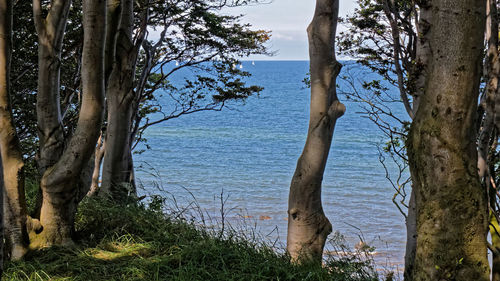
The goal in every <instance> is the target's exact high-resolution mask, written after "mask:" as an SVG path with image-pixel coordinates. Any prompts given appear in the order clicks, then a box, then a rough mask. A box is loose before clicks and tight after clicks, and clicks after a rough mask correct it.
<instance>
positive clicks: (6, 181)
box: [0, 0, 28, 259]
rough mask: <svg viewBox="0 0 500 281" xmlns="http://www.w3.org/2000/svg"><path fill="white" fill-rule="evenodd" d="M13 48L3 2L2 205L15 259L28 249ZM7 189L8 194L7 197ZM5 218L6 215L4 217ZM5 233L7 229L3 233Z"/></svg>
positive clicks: (0, 97) (0, 60)
mask: <svg viewBox="0 0 500 281" xmlns="http://www.w3.org/2000/svg"><path fill="white" fill-rule="evenodd" d="M11 47H12V1H10V0H2V1H0V155H1V156H2V157H1V160H2V163H1V164H2V165H0V166H2V182H1V186H2V187H3V188H2V197H3V198H2V201H3V200H5V202H2V205H3V207H4V209H3V210H2V211H3V212H4V213H5V225H6V228H5V230H6V231H5V232H6V237H7V243H8V245H9V253H10V255H11V258H12V259H19V258H21V257H22V256H23V255H24V254H25V253H26V252H27V250H28V248H27V246H28V232H27V228H26V207H25V204H24V162H23V158H22V154H21V151H20V147H19V139H18V137H17V133H16V129H15V127H14V120H13V118H12V111H11V109H12V106H11V103H10V63H11V53H12V50H11ZM4 191H5V196H4ZM2 217H3V216H2ZM2 233H3V232H2Z"/></svg>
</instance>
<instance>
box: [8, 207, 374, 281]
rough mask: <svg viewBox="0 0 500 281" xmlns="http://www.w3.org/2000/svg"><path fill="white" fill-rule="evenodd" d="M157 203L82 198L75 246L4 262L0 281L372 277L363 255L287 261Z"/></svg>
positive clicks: (356, 278) (268, 248) (365, 278)
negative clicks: (177, 216)
mask: <svg viewBox="0 0 500 281" xmlns="http://www.w3.org/2000/svg"><path fill="white" fill-rule="evenodd" d="M162 210H163V206H162V203H161V201H159V200H156V201H153V202H152V203H151V204H148V206H145V205H143V204H129V205H126V206H116V205H113V204H111V203H109V202H106V201H103V200H98V199H85V200H84V201H83V202H82V203H81V204H80V207H79V210H78V213H77V217H76V222H75V227H76V246H74V247H73V248H59V247H53V248H49V249H43V250H39V251H34V252H31V253H29V254H28V255H27V256H26V258H25V260H24V261H19V262H9V263H7V264H6V266H5V271H4V277H3V280H37V281H41V280H85V281H88V280H245V281H246V280H339V281H340V280H342V281H351V280H352V281H354V280H360V281H361V280H367V281H368V280H377V276H376V273H375V270H374V269H373V266H372V264H371V263H370V262H368V261H362V260H357V259H352V258H349V259H344V258H329V259H328V260H327V261H325V263H324V264H323V266H317V265H307V264H306V265H294V264H291V263H290V262H289V257H288V256H287V255H286V254H279V253H276V252H275V251H274V250H273V249H272V248H270V247H267V246H265V245H261V244H257V243H256V242H255V241H248V240H245V239H243V238H239V237H240V236H238V235H219V234H220V233H216V231H214V230H208V229H207V228H203V227H199V226H195V225H194V224H193V223H190V222H189V221H186V220H183V219H175V220H174V219H170V216H167V215H165V214H164V212H163V211H162Z"/></svg>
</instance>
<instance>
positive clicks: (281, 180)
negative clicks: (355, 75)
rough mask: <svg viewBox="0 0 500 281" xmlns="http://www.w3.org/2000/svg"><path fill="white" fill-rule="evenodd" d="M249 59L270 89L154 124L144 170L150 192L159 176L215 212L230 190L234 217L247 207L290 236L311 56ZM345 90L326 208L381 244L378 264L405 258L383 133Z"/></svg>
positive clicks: (169, 189)
mask: <svg viewBox="0 0 500 281" xmlns="http://www.w3.org/2000/svg"><path fill="white" fill-rule="evenodd" d="M243 68H244V70H246V71H249V72H251V73H252V74H253V76H252V77H251V78H249V79H248V81H249V83H255V84H258V85H261V86H263V87H264V88H265V90H264V91H263V92H262V93H261V95H260V97H252V98H249V99H248V101H247V102H246V103H245V104H244V105H243V106H231V107H230V108H226V109H224V110H223V111H222V112H202V113H196V114H193V115H188V116H183V117H181V118H178V119H174V120H171V121H168V122H166V123H163V124H161V125H158V126H156V127H151V128H150V129H149V131H148V132H147V134H146V138H147V139H148V144H149V145H150V146H151V149H150V150H147V151H146V152H144V153H143V154H140V155H137V156H136V158H135V159H136V165H137V166H139V168H138V169H137V178H138V179H139V181H140V182H141V183H142V184H143V185H144V186H145V188H146V189H148V190H149V191H152V192H155V188H152V186H155V185H160V186H161V187H162V189H163V190H164V192H165V193H164V195H168V196H171V195H174V196H175V197H176V200H177V201H178V202H179V204H180V205H184V206H185V205H187V204H189V202H192V201H193V198H192V197H191V195H190V194H189V193H188V192H187V191H186V190H188V191H189V192H191V193H192V194H193V195H194V196H195V197H196V201H197V203H198V204H199V205H200V207H201V208H202V209H204V210H206V211H207V212H208V213H209V214H211V215H212V216H214V217H215V218H216V219H217V216H219V219H220V215H218V211H219V210H220V207H221V204H220V194H221V192H223V193H224V198H225V199H226V198H227V197H228V199H227V202H226V204H225V208H226V210H229V209H231V210H229V214H228V216H229V217H236V216H238V215H243V216H247V218H248V221H249V222H250V223H251V224H256V230H257V231H258V232H260V233H261V234H264V235H267V234H269V236H268V237H269V238H270V239H271V240H272V239H278V241H280V242H282V243H283V244H284V242H285V241H286V229H287V221H286V217H287V213H286V211H287V200H288V199H287V196H288V188H289V184H290V181H291V178H292V175H293V173H294V169H295V165H296V161H297V159H298V157H299V155H300V153H301V151H302V148H303V145H304V142H305V138H306V133H307V125H308V114H309V89H306V88H305V87H304V84H303V82H302V80H303V78H304V77H306V73H307V72H308V68H309V63H308V62H306V61H293V62H292V61H266V62H262V61H257V62H255V65H252V64H251V62H243ZM183 75H192V74H189V73H179V75H177V76H176V77H174V79H173V81H174V83H175V82H176V80H177V81H180V80H181V79H182V77H183ZM341 86H342V85H341ZM340 98H341V100H343V102H344V103H345V104H346V106H347V112H346V114H345V115H344V116H343V117H342V118H341V119H339V120H338V122H337V126H336V129H335V135H334V141H333V144H332V150H331V153H330V156H329V160H328V166H327V168H326V171H325V176H324V181H323V205H324V210H325V213H326V215H327V216H328V217H329V219H330V221H331V222H332V225H333V228H334V231H339V232H340V233H341V234H343V235H345V236H346V238H347V241H348V243H350V245H351V246H353V245H354V244H356V243H357V242H359V240H360V235H362V236H363V237H364V239H365V240H366V242H368V244H370V245H373V246H375V247H376V248H377V252H378V256H377V262H378V263H385V262H387V263H389V264H399V265H401V264H402V262H403V257H404V246H405V235H406V234H405V228H404V218H403V216H402V215H401V214H400V213H399V212H398V210H397V208H396V207H395V205H394V204H393V203H392V196H393V194H394V190H393V188H392V187H391V185H390V184H389V182H388V181H387V180H386V178H385V171H384V169H383V167H382V165H381V164H380V163H379V158H378V157H379V154H378V150H377V144H380V143H382V142H384V141H385V139H384V136H383V135H382V133H381V132H380V130H379V129H378V128H377V127H376V126H375V125H374V124H373V123H372V122H371V121H370V120H368V119H367V118H365V117H363V116H362V114H360V112H361V110H360V108H359V105H357V104H356V103H353V102H349V101H346V100H345V98H343V97H340ZM394 110H395V112H396V113H400V114H402V112H401V111H400V109H399V108H394ZM402 116H404V115H402ZM151 168H154V170H152V169H151ZM390 168H391V167H390ZM379 266H380V265H379ZM382 266H383V264H382Z"/></svg>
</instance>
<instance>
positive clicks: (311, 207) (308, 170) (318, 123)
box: [287, 0, 345, 262]
mask: <svg viewBox="0 0 500 281" xmlns="http://www.w3.org/2000/svg"><path fill="white" fill-rule="evenodd" d="M338 10H339V1H338V0H317V1H316V10H315V12H314V17H313V20H312V22H311V24H310V25H309V27H308V29H307V33H308V38H309V57H310V61H311V62H310V63H311V66H310V73H311V107H310V110H311V113H310V120H309V130H308V133H307V140H306V144H305V147H304V150H303V152H302V155H301V156H300V158H299V160H298V162H297V168H296V170H295V173H294V175H293V178H292V183H291V185H290V195H289V198H288V235H287V250H288V252H289V253H290V255H291V257H292V259H293V260H295V261H307V260H313V261H316V262H321V258H322V255H323V248H324V246H325V241H326V238H327V236H328V234H330V232H331V231H332V225H331V224H330V222H329V221H328V218H327V217H326V216H325V214H324V212H323V207H322V204H321V183H322V180H323V173H324V170H325V166H326V162H327V159H328V153H329V151H330V145H331V142H332V137H333V131H334V129H335V123H336V121H337V119H338V118H340V117H341V116H342V115H343V114H344V112H345V106H344V105H343V104H342V103H340V102H339V100H338V98H337V95H336V77H337V75H338V74H339V72H340V68H341V65H340V64H339V63H338V62H337V60H336V58H335V33H336V28H337V17H338Z"/></svg>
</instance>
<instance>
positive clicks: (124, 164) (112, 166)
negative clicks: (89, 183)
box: [99, 71, 133, 202]
mask: <svg viewBox="0 0 500 281" xmlns="http://www.w3.org/2000/svg"><path fill="white" fill-rule="evenodd" d="M116 72H118V71H116ZM116 72H115V71H113V73H112V74H111V77H110V83H109V87H108V91H107V104H108V128H107V131H106V149H105V154H104V163H103V167H102V185H101V190H100V191H99V195H100V196H104V197H107V198H110V199H112V200H115V201H118V202H120V201H123V200H125V199H126V198H127V197H128V196H129V194H130V192H131V191H132V188H131V185H130V182H129V179H130V171H129V159H128V158H129V156H130V155H131V154H130V151H129V150H130V143H129V133H130V127H131V124H130V122H129V121H130V120H131V115H132V107H131V106H130V104H131V101H132V98H133V96H132V95H133V94H132V93H131V92H130V91H131V86H132V85H131V84H132V83H130V84H128V83H120V81H131V78H132V77H128V80H122V79H120V78H119V77H114V75H115V74H118V73H116ZM123 74H125V75H127V74H128V72H127V73H123ZM127 76H128V75H127ZM126 84H128V85H126ZM122 87H127V88H128V90H129V91H128V92H127V90H126V89H123V88H122ZM122 94H125V96H123V95H122Z"/></svg>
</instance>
